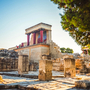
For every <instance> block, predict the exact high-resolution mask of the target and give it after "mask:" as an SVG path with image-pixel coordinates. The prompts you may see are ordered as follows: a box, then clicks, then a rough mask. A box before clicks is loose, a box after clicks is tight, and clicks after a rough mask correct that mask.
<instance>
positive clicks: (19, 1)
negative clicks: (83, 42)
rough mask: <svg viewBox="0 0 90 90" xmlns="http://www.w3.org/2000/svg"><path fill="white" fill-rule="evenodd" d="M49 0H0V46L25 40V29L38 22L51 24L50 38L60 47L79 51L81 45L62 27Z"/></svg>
mask: <svg viewBox="0 0 90 90" xmlns="http://www.w3.org/2000/svg"><path fill="white" fill-rule="evenodd" d="M57 7H58V6H57V5H55V4H54V3H53V2H51V1H50V0H0V48H10V47H13V46H16V45H19V44H20V43H22V42H26V41H27V36H26V35H25V29H26V28H28V27H30V26H33V25H35V24H38V23H40V22H43V23H47V24H51V25H52V40H53V41H54V42H55V43H57V44H58V46H60V47H65V48H67V47H69V48H72V49H73V50H74V52H75V53H81V46H79V45H77V44H76V42H75V41H74V40H73V39H72V38H71V37H70V36H69V34H68V32H65V31H64V30H63V29H62V26H61V24H60V21H61V18H60V15H59V13H62V10H59V9H58V8H57Z"/></svg>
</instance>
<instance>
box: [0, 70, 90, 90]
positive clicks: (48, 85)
mask: <svg viewBox="0 0 90 90" xmlns="http://www.w3.org/2000/svg"><path fill="white" fill-rule="evenodd" d="M0 73H8V74H17V71H16V72H0ZM26 75H33V76H34V75H38V71H37V72H33V71H32V72H29V74H26ZM52 75H53V78H52V80H51V81H39V80H38V78H37V79H33V78H25V77H14V76H7V75H2V78H3V80H1V81H0V90H2V89H3V90H87V89H83V88H81V87H78V88H75V85H76V84H75V82H77V81H79V80H90V76H86V75H76V77H74V78H64V77H61V76H63V72H57V71H53V72H52ZM55 76H59V77H58V78H57V77H55ZM89 86H90V85H89ZM5 88H6V89H5ZM7 88H9V89H7ZM15 88H16V89H15ZM88 90H89V89H88Z"/></svg>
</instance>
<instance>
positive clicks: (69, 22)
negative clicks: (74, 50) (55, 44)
mask: <svg viewBox="0 0 90 90" xmlns="http://www.w3.org/2000/svg"><path fill="white" fill-rule="evenodd" d="M51 1H53V2H54V3H55V4H58V8H63V10H64V13H63V14H60V15H61V19H62V20H61V24H62V28H63V29H64V30H66V31H68V32H69V35H70V36H71V37H72V38H73V39H75V41H76V42H77V43H78V44H80V45H82V46H86V45H88V44H90V0H51Z"/></svg>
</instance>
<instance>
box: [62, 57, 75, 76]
mask: <svg viewBox="0 0 90 90" xmlns="http://www.w3.org/2000/svg"><path fill="white" fill-rule="evenodd" d="M64 76H65V77H75V76H76V68H75V59H73V58H65V59H64Z"/></svg>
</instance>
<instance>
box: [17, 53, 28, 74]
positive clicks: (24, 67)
mask: <svg viewBox="0 0 90 90" xmlns="http://www.w3.org/2000/svg"><path fill="white" fill-rule="evenodd" d="M28 67H29V63H28V55H19V59H18V73H19V74H26V73H28Z"/></svg>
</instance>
